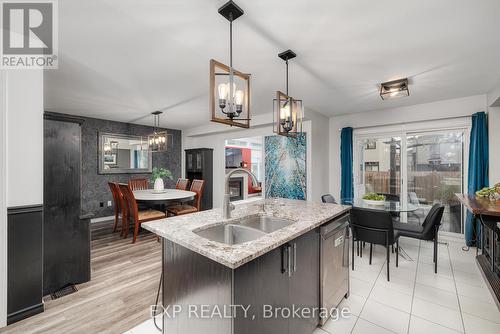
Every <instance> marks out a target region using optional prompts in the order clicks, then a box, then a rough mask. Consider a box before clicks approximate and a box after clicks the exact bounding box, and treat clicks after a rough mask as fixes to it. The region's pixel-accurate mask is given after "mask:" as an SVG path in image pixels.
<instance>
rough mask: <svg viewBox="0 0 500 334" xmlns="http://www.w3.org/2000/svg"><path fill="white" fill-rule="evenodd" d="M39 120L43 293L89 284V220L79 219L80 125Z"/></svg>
mask: <svg viewBox="0 0 500 334" xmlns="http://www.w3.org/2000/svg"><path fill="white" fill-rule="evenodd" d="M82 122H83V120H81V119H78V118H73V117H66V116H61V115H57V114H51V113H46V114H45V119H44V191H43V201H44V210H43V213H44V223H43V292H44V294H49V293H52V292H55V291H57V290H59V289H61V288H63V287H65V286H67V285H70V284H77V283H83V282H86V281H89V280H90V226H89V223H90V219H89V217H88V216H82V215H81V208H80V205H81V203H80V199H81V124H82Z"/></svg>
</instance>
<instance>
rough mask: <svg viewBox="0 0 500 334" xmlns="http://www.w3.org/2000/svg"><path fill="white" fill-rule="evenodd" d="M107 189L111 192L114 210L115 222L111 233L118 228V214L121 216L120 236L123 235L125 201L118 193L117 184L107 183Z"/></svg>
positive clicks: (119, 192)
mask: <svg viewBox="0 0 500 334" xmlns="http://www.w3.org/2000/svg"><path fill="white" fill-rule="evenodd" d="M108 186H109V189H110V190H111V195H112V196H113V204H114V205H113V207H114V210H115V222H114V224H113V233H114V232H116V228H117V226H118V221H119V219H120V214H121V216H122V229H121V233H120V235H122V234H123V220H124V218H123V216H124V211H125V208H124V206H125V200H124V198H123V195H122V193H121V191H120V187H119V186H118V183H116V182H108Z"/></svg>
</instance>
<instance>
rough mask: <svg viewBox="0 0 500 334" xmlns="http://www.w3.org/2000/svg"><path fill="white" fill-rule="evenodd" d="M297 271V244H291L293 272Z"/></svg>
mask: <svg viewBox="0 0 500 334" xmlns="http://www.w3.org/2000/svg"><path fill="white" fill-rule="evenodd" d="M296 271H297V244H296V243H294V244H293V272H296Z"/></svg>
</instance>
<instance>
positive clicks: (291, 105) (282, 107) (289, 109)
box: [273, 50, 304, 137]
mask: <svg viewBox="0 0 500 334" xmlns="http://www.w3.org/2000/svg"><path fill="white" fill-rule="evenodd" d="M296 56H297V55H296V54H295V52H293V51H292V50H286V51H284V52H282V53H280V54H278V57H280V58H281V59H283V60H284V61H285V64H286V65H285V66H286V93H283V92H280V91H277V92H276V99H274V100H273V123H274V132H275V133H277V134H278V135H282V136H287V137H296V136H297V134H299V133H302V120H303V118H304V108H303V105H302V100H296V99H294V98H293V97H291V96H289V95H288V60H290V59H293V58H295V57H296Z"/></svg>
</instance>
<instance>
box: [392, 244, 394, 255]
mask: <svg viewBox="0 0 500 334" xmlns="http://www.w3.org/2000/svg"><path fill="white" fill-rule="evenodd" d="M391 252H392V253H393V254H394V245H391Z"/></svg>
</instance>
